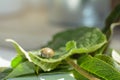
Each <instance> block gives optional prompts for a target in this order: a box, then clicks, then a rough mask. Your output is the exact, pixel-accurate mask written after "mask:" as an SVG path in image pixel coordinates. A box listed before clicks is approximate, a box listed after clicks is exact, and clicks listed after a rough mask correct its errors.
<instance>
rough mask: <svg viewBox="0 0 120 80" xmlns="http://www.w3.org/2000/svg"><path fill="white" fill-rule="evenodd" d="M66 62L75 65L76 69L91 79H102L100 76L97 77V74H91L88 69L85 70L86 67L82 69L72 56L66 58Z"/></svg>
mask: <svg viewBox="0 0 120 80" xmlns="http://www.w3.org/2000/svg"><path fill="white" fill-rule="evenodd" d="M66 62H67V63H68V64H69V65H71V66H72V67H74V69H75V70H76V71H78V72H79V73H80V74H81V75H83V76H84V77H86V78H88V79H89V80H100V79H98V78H96V77H95V76H93V75H91V74H89V73H88V72H87V71H85V70H84V69H82V68H81V67H80V66H79V65H78V64H76V63H75V62H73V60H71V59H70V58H67V59H66Z"/></svg>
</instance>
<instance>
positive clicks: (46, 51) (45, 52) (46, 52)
mask: <svg viewBox="0 0 120 80" xmlns="http://www.w3.org/2000/svg"><path fill="white" fill-rule="evenodd" d="M40 54H41V56H42V57H45V58H51V57H53V56H54V54H55V53H54V51H53V49H51V48H48V47H46V48H43V49H41V51H40Z"/></svg>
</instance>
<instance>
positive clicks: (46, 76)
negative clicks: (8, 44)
mask: <svg viewBox="0 0 120 80" xmlns="http://www.w3.org/2000/svg"><path fill="white" fill-rule="evenodd" d="M7 80H76V79H75V78H74V75H73V73H71V72H54V73H43V74H40V75H39V76H36V75H32V76H23V77H18V78H11V79H7Z"/></svg>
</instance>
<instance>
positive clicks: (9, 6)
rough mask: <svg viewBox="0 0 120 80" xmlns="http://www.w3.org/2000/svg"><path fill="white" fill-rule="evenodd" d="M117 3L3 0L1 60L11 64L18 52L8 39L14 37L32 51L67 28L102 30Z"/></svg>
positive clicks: (101, 0)
mask: <svg viewBox="0 0 120 80" xmlns="http://www.w3.org/2000/svg"><path fill="white" fill-rule="evenodd" d="M118 3H120V1H119V0H114V1H113V0H0V63H1V62H3V61H4V63H1V64H0V66H5V65H6V66H9V65H10V63H9V61H10V60H11V59H12V58H13V57H14V56H15V54H16V53H15V50H14V48H13V46H12V45H10V43H7V42H5V39H8V38H10V39H14V40H15V41H17V42H18V43H19V44H20V45H21V46H22V47H23V48H24V49H25V50H33V49H38V48H40V46H42V45H44V44H46V43H47V41H49V40H51V38H52V36H53V34H55V33H57V32H60V31H63V30H66V29H68V28H76V27H80V26H89V27H98V28H100V29H102V28H103V27H104V21H105V18H106V17H107V15H108V14H109V13H110V11H111V10H112V9H113V8H114V7H115V6H116V4H118ZM118 32H119V31H118ZM115 40H119V39H116V38H115ZM115 42H116V41H115ZM116 44H118V43H116ZM116 44H114V45H115V48H116V49H118V47H119V46H117V47H116Z"/></svg>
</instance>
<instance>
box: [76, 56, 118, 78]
mask: <svg viewBox="0 0 120 80" xmlns="http://www.w3.org/2000/svg"><path fill="white" fill-rule="evenodd" d="M84 58H85V57H84ZM86 58H87V60H85V61H84V60H82V59H83V58H81V59H79V61H80V60H82V61H83V62H82V61H81V62H79V61H78V63H79V65H80V67H82V68H83V69H85V70H87V71H88V72H90V73H92V74H94V75H97V76H99V77H101V78H102V79H105V80H119V79H120V73H119V72H118V71H117V70H116V69H115V68H113V67H112V66H111V65H109V64H107V63H106V62H104V61H102V60H100V59H98V58H94V57H90V56H88V57H87V56H86Z"/></svg>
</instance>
